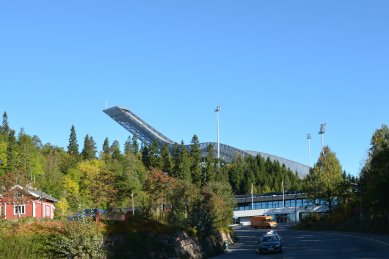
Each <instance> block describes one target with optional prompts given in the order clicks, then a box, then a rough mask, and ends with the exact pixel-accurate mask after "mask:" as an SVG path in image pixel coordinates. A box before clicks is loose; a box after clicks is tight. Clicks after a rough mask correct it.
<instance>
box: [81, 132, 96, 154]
mask: <svg viewBox="0 0 389 259" xmlns="http://www.w3.org/2000/svg"><path fill="white" fill-rule="evenodd" d="M81 156H82V159H84V160H91V159H95V158H96V143H95V141H94V140H93V137H92V136H90V137H89V135H88V134H86V136H85V138H84V148H83V149H82V152H81Z"/></svg>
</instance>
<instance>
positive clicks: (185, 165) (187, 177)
mask: <svg viewBox="0 0 389 259" xmlns="http://www.w3.org/2000/svg"><path fill="white" fill-rule="evenodd" d="M180 151H181V154H180V172H179V174H178V178H179V179H182V180H184V181H186V182H191V181H192V177H191V174H190V166H191V159H190V156H189V153H188V150H186V148H185V145H184V141H181V146H180Z"/></svg>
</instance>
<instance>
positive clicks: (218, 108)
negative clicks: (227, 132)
mask: <svg viewBox="0 0 389 259" xmlns="http://www.w3.org/2000/svg"><path fill="white" fill-rule="evenodd" d="M215 112H216V122H217V160H219V159H220V139H219V112H220V105H218V106H216V109H215Z"/></svg>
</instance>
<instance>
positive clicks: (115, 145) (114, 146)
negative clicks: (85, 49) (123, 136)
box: [110, 140, 122, 160]
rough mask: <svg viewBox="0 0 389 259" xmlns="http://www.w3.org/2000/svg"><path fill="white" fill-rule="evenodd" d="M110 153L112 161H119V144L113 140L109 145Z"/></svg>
mask: <svg viewBox="0 0 389 259" xmlns="http://www.w3.org/2000/svg"><path fill="white" fill-rule="evenodd" d="M110 150H111V153H112V155H111V156H112V159H117V160H118V159H121V157H122V156H121V153H120V144H119V141H117V140H114V141H113V142H112V145H111V148H110Z"/></svg>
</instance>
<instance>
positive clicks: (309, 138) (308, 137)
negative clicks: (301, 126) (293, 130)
mask: <svg viewBox="0 0 389 259" xmlns="http://www.w3.org/2000/svg"><path fill="white" fill-rule="evenodd" d="M307 139H308V158H309V167H311V139H312V137H311V134H307Z"/></svg>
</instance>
